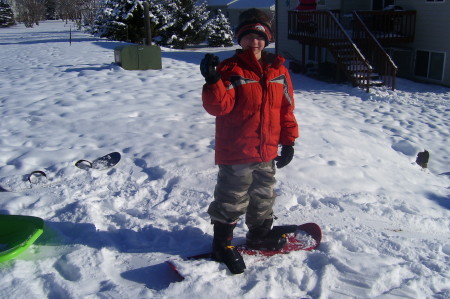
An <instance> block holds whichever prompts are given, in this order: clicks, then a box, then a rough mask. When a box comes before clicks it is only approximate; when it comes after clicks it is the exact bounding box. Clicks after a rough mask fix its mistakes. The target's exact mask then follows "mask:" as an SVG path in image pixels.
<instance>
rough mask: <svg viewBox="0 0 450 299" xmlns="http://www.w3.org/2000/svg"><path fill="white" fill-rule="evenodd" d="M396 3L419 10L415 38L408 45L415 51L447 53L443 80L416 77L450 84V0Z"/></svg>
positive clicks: (406, 8) (403, 1) (407, 8)
mask: <svg viewBox="0 0 450 299" xmlns="http://www.w3.org/2000/svg"><path fill="white" fill-rule="evenodd" d="M395 4H396V5H398V6H401V7H403V8H404V9H405V10H416V11H417V18H416V35H415V39H414V42H413V43H411V44H409V45H408V46H409V47H411V48H412V49H414V51H417V50H423V51H430V52H438V53H444V55H445V61H444V63H445V65H444V74H443V80H442V82H440V81H435V80H427V79H425V78H420V77H418V78H416V79H419V80H425V81H430V82H436V83H441V84H443V85H446V86H450V32H449V28H450V18H449V16H450V1H449V0H446V1H444V2H427V1H426V0H413V1H411V0H397V1H396V2H395ZM414 57H415V56H414ZM414 62H415V61H413V65H414Z"/></svg>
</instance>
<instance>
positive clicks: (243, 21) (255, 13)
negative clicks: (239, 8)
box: [236, 8, 272, 47]
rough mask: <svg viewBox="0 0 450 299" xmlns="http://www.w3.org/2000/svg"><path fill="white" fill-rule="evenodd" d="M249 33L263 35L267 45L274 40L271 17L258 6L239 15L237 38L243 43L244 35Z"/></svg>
mask: <svg viewBox="0 0 450 299" xmlns="http://www.w3.org/2000/svg"><path fill="white" fill-rule="evenodd" d="M249 33H256V34H258V35H260V36H262V37H263V38H264V40H265V42H266V45H265V46H266V47H267V46H268V45H269V43H270V41H271V40H272V29H271V27H270V19H269V17H268V16H267V15H266V14H265V13H264V12H263V11H262V10H259V9H257V8H252V9H248V10H246V11H243V12H242V13H241V14H240V15H239V26H238V27H237V28H236V39H237V42H238V44H240V43H241V39H242V37H243V36H245V35H246V34H249Z"/></svg>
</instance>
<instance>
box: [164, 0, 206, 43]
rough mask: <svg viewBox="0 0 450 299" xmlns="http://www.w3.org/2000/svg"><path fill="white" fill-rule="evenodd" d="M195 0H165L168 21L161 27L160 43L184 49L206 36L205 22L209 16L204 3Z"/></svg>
mask: <svg viewBox="0 0 450 299" xmlns="http://www.w3.org/2000/svg"><path fill="white" fill-rule="evenodd" d="M197 2H198V1H195V0H165V1H164V7H165V11H166V14H167V15H166V18H167V19H168V22H167V23H165V24H164V25H163V26H162V27H161V31H160V35H161V41H160V43H161V45H164V46H169V47H174V48H178V49H184V48H185V47H186V46H187V45H188V44H198V43H200V42H202V41H204V40H205V38H206V27H205V24H206V22H207V20H208V18H209V12H208V10H207V8H206V3H205V2H201V3H199V4H198V3H197Z"/></svg>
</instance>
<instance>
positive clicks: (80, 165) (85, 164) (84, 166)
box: [75, 160, 92, 169]
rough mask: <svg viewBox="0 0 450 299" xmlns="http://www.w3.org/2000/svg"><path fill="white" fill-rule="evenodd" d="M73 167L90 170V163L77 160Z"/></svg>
mask: <svg viewBox="0 0 450 299" xmlns="http://www.w3.org/2000/svg"><path fill="white" fill-rule="evenodd" d="M75 166H76V167H78V168H81V169H89V168H92V162H90V161H88V160H78V161H77V162H76V163H75Z"/></svg>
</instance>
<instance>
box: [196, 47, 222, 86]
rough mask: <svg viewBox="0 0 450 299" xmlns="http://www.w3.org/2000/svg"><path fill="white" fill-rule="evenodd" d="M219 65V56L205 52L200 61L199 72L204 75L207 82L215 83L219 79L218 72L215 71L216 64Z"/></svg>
mask: <svg viewBox="0 0 450 299" xmlns="http://www.w3.org/2000/svg"><path fill="white" fill-rule="evenodd" d="M217 65H219V57H217V56H215V55H213V54H209V53H208V54H205V57H204V58H203V59H202V61H201V62H200V72H201V73H202V76H203V77H205V81H206V83H208V84H214V83H217V81H219V79H220V74H219V73H218V72H217V71H216V66H217Z"/></svg>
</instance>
